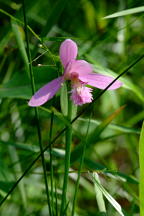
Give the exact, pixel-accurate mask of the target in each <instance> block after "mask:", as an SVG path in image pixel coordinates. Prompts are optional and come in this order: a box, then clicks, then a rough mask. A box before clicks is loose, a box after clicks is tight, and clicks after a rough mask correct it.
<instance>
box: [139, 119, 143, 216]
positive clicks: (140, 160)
mask: <svg viewBox="0 0 144 216" xmlns="http://www.w3.org/2000/svg"><path fill="white" fill-rule="evenodd" d="M139 164H140V185H139V197H140V216H143V215H144V122H143V125H142V130H141V135H140V141H139Z"/></svg>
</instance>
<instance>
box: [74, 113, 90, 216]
mask: <svg viewBox="0 0 144 216" xmlns="http://www.w3.org/2000/svg"><path fill="white" fill-rule="evenodd" d="M90 119H91V115H90V117H89V122H88V127H87V132H86V138H87V135H88V131H89V126H90ZM86 144H87V141H86V140H85V142H84V144H83V149H82V154H81V158H80V166H79V170H78V177H77V181H76V186H75V192H74V198H73V204H72V214H71V216H74V212H75V205H76V199H77V193H78V188H79V181H80V175H81V170H82V166H83V162H84V157H85V150H86Z"/></svg>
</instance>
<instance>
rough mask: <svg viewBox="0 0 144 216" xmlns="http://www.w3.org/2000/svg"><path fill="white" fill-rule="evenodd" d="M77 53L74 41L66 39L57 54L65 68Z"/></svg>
mask: <svg viewBox="0 0 144 216" xmlns="http://www.w3.org/2000/svg"><path fill="white" fill-rule="evenodd" d="M77 53H78V48H77V44H76V43H75V42H74V41H72V40H70V39H67V40H65V41H64V42H63V43H62V44H61V46H60V51H59V54H60V59H61V62H62V64H63V66H64V68H66V66H67V65H68V63H69V62H70V61H73V60H75V59H76V57H77Z"/></svg>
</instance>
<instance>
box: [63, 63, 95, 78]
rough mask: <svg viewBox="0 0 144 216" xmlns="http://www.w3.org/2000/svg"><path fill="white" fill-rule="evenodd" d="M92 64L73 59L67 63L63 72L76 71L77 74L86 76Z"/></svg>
mask: <svg viewBox="0 0 144 216" xmlns="http://www.w3.org/2000/svg"><path fill="white" fill-rule="evenodd" d="M92 70H93V69H92V66H91V64H89V63H88V62H86V61H84V60H75V61H72V62H70V63H69V65H68V67H67V68H66V71H65V73H66V74H71V73H72V72H75V73H78V75H79V76H84V77H85V76H86V75H87V74H90V73H92Z"/></svg>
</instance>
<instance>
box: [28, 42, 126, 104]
mask: <svg viewBox="0 0 144 216" xmlns="http://www.w3.org/2000/svg"><path fill="white" fill-rule="evenodd" d="M59 53H60V59H61V62H62V65H63V67H64V73H63V75H62V76H60V77H58V78H57V79H54V80H53V81H51V82H49V83H48V84H46V85H44V86H43V87H42V88H40V89H39V90H38V91H37V92H36V93H35V94H34V95H33V96H32V98H31V99H30V101H29V103H28V104H29V106H32V107H36V106H40V105H42V104H44V103H46V102H47V101H48V100H50V99H51V98H52V97H53V96H54V95H55V94H56V93H57V91H58V90H59V88H60V87H61V85H62V83H63V82H65V81H66V80H70V81H71V87H72V90H71V99H72V100H73V102H74V104H76V105H82V104H85V103H90V102H92V100H93V97H92V89H91V88H88V87H86V85H90V86H93V87H96V88H99V89H105V88H106V87H107V86H108V85H109V84H110V83H111V82H112V81H113V80H114V79H113V78H112V77H109V76H105V75H101V74H97V73H93V72H92V71H93V69H92V66H91V64H89V63H88V62H86V61H84V60H76V57H77V53H78V48H77V44H76V43H75V42H74V41H72V40H70V39H67V40H65V41H64V42H63V43H62V44H61V46H60V51H59ZM121 85H122V83H121V82H120V81H115V82H114V83H113V84H112V85H111V86H110V87H109V88H108V90H113V89H117V88H119V87H120V86H121Z"/></svg>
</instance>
